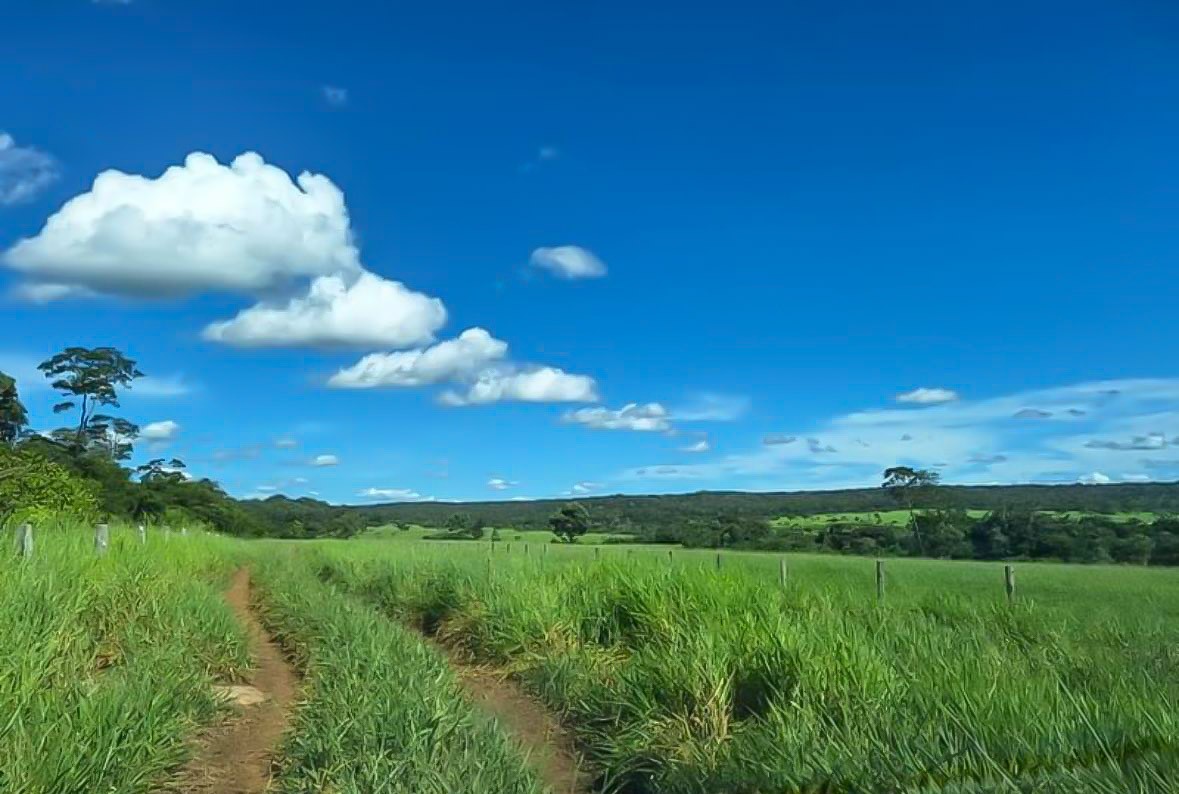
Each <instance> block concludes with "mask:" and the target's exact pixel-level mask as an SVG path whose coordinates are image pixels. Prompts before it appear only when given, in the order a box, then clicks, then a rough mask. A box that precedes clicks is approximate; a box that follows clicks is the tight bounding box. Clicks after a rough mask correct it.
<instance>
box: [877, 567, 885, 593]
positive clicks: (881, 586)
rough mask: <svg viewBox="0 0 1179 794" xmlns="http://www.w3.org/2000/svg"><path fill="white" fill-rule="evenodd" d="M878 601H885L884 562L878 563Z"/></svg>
mask: <svg viewBox="0 0 1179 794" xmlns="http://www.w3.org/2000/svg"><path fill="white" fill-rule="evenodd" d="M876 600H877V601H883V600H884V560H877V561H876Z"/></svg>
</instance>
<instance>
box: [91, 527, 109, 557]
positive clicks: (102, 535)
mask: <svg viewBox="0 0 1179 794" xmlns="http://www.w3.org/2000/svg"><path fill="white" fill-rule="evenodd" d="M110 542H111V528H110V527H109V526H108V525H106V524H99V525H97V526H96V527H94V552H95V553H96V554H97V555H98V556H99V557H101V556H103V555H104V554H106V550H107V547H108V546H110Z"/></svg>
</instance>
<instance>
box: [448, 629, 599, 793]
mask: <svg viewBox="0 0 1179 794" xmlns="http://www.w3.org/2000/svg"><path fill="white" fill-rule="evenodd" d="M429 641H430V643H431V644H432V645H433V646H434V647H435V648H437V649H438V650H439V651H440V652H442V653H443V654H444V655H445V656H446V659H447V661H448V662H450V667H451V669H452V670H453V671H454V673H455V677H456V678H458V681H459V684H460V686H462V689H463V692H464V693H465V694H466V696H467V699H468V700H469V701H470V702H471V703H472V704H474V705H475V706H476V707H477V708H479V709H481V710H482V711H483V712H484V713H486V714H489V715H491V716H492V717H495V719H496V720H497V721H498V722H499V724H500V727H501V729H502V730H503V731H504V732H505V733H507V734H508V736H510V737H511V738H512V739H514V740H515V741H516V743H517V744H518V745H520V746H521V747H522V748H523V749H524V751H525V752H526V753H527V754H528V763H529V765H530V766H531V767H532V768H533V770H535V772H536V774H537V776H538V777H540V779H541V781H542V782H544V784H545V785H546V786H548V787H549V789H551V790H552V792H553V794H586V793H587V792H589V791H590V790H591V785H592V783H593V778H592V776H591V775H590V773H589V771H588V770H586V769H583V768H582V766H581V762H580V760H579V759H578V757H577V753H576V751H575V750H574V749H573V740H572V739H571V737H570V736H569V734H568V733H566V732H565V730H564V729H563V728H562V727H561V725H560V723H558V722H557V720H556V718H555V717H554V716H553V715H552V714H550V713H549V712H548V711H547V710H546V709H545V708H544V707H543V706H542V705H540V704H539V703H537V702H536V700H534V699H533V698H532V697H531V696H529V695H527V694H526V693H525V692H524V690H522V689H520V688H519V687H518V686H516V685H515V684H514V683H512V682H511V681H509V680H507V678H505V677H504V675H503V674H501V673H500V672H498V671H496V670H494V669H493V668H489V667H482V666H480V665H474V664H471V663H470V662H468V661H466V660H464V659H463V658H462V657H461V656H460V655H459V654H458V653H456V652H454V651H453V650H452V649H450V648H448V647H447V646H445V645H443V644H442V643H439V642H437V641H436V640H433V639H430V640H429Z"/></svg>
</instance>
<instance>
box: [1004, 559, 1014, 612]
mask: <svg viewBox="0 0 1179 794" xmlns="http://www.w3.org/2000/svg"><path fill="white" fill-rule="evenodd" d="M1003 589H1005V590H1006V591H1007V601H1008V603H1011V602H1013V601H1015V566H1014V565H1004V566H1003Z"/></svg>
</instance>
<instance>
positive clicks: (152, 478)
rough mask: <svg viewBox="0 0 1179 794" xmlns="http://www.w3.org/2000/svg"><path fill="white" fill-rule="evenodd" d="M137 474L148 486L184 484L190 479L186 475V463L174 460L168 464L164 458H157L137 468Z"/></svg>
mask: <svg viewBox="0 0 1179 794" xmlns="http://www.w3.org/2000/svg"><path fill="white" fill-rule="evenodd" d="M135 473H136V474H138V475H139V481H140V482H142V483H146V484H150V483H156V482H170V483H182V482H184V481H185V480H187V479H188V477H187V476H186V475H185V473H184V461H182V460H180V458H172V459H171V460H169V461H167V462H165V461H164V459H163V458H155V459H154V460H149V461H148V462H147V463H144V464H143V465H141V466H136V467H135Z"/></svg>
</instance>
